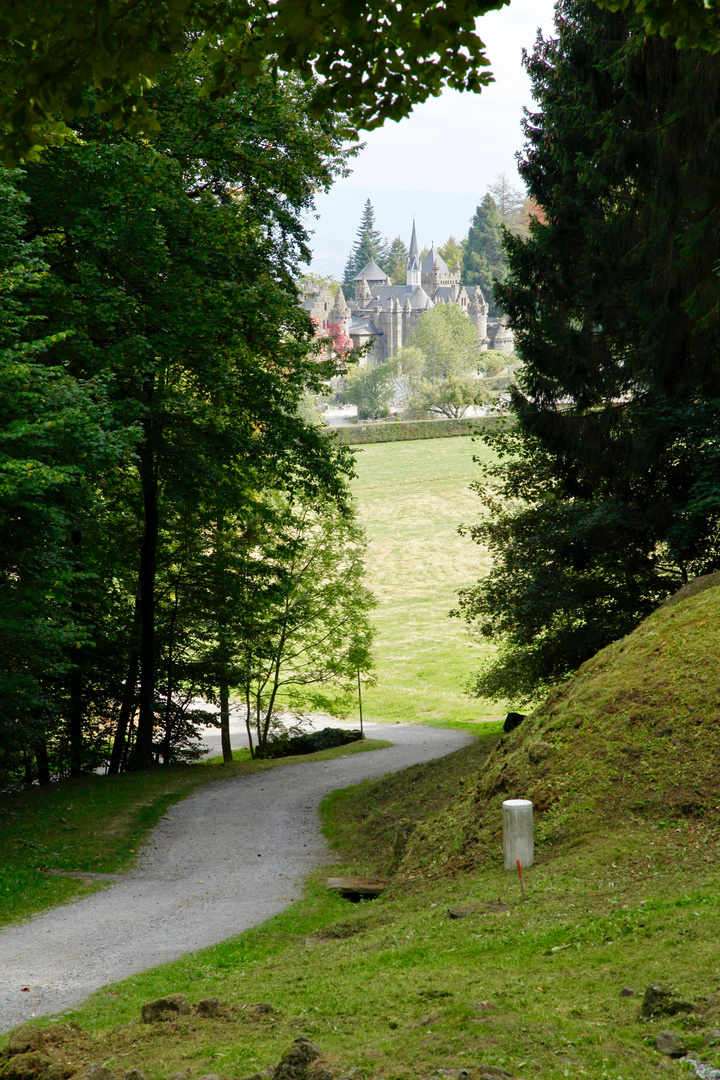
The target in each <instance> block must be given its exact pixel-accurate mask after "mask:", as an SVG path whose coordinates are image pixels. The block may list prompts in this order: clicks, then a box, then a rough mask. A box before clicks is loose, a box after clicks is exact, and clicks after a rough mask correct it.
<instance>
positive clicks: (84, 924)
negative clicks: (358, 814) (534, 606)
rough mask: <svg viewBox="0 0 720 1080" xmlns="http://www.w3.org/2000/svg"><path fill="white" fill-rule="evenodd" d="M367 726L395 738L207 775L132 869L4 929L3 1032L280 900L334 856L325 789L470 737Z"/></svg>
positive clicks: (231, 928)
mask: <svg viewBox="0 0 720 1080" xmlns="http://www.w3.org/2000/svg"><path fill="white" fill-rule="evenodd" d="M366 732H367V734H368V735H369V736H370V737H371V738H372V737H374V738H386V739H389V740H391V741H392V742H393V744H394V745H393V746H392V747H391V748H389V749H387V750H376V751H374V752H368V753H365V754H355V755H351V756H349V757H343V758H338V759H337V760H335V761H318V762H312V763H310V764H304V765H287V766H283V767H282V768H279V769H274V770H272V771H270V772H265V773H256V774H255V775H253V776H241V777H236V778H234V779H232V780H221V781H220V782H218V783H217V784H211V785H208V786H207V787H205V788H202V789H201V790H200V791H198V792H196V793H195V794H194V795H191V796H190V797H189V798H188V799H185V800H184V801H183V802H181V803H178V804H177V805H175V806H173V807H171V808H170V810H169V811H168V813H167V814H166V815H165V817H164V818H163V819H162V821H161V822H160V824H159V825H158V826H157V828H156V829H155V831H154V833H153V834H152V837H151V838H150V840H149V842H148V844H147V845H146V846H145V847H144V848H143V849H142V851H141V852H140V855H139V859H138V867H137V869H136V870H133V871H132V872H131V873H129V874H126V875H122V876H120V877H119V878H118V880H117V881H116V882H115V883H114V884H112V885H111V886H110V888H108V889H107V890H106V891H104V892H100V893H96V894H95V895H93V896H89V897H87V898H85V899H82V900H78V901H76V902H74V903H71V904H67V905H65V906H64V907H60V908H54V909H53V910H51V911H48V912H46V913H45V914H44V915H38V916H36V917H35V918H32V919H29V920H28V921H27V922H25V923H22V924H19V925H13V926H10V927H7V928H6V929H5V930H2V931H0V972H1V973H2V977H1V978H0V1032H1V1031H6V1030H7V1029H8V1028H11V1027H13V1026H14V1025H15V1024H18V1023H21V1022H22V1021H23V1020H27V1019H30V1018H31V1017H32V1016H45V1015H47V1014H49V1013H55V1012H59V1011H61V1010H63V1009H67V1008H69V1007H71V1006H73V1005H77V1004H78V1003H79V1002H81V1001H82V1000H83V999H84V998H85V997H87V995H88V994H90V993H92V992H93V991H94V990H97V989H98V987H100V986H103V985H105V984H106V983H109V982H115V981H117V980H118V979H124V978H126V977H127V976H129V975H132V974H135V973H136V972H138V971H143V970H144V969H146V968H150V967H154V966H155V965H157V964H162V963H166V962H167V961H169V960H174V959H176V958H177V957H178V956H181V955H182V954H183V953H186V952H191V951H192V950H194V949H201V948H204V947H206V946H208V945H212V944H214V943H215V942H218V941H222V940H224V939H225V938H228V937H233V936H234V935H235V934H239V933H240V932H241V931H243V930H246V929H247V928H248V927H250V926H255V925H256V924H257V923H260V922H263V921H264V920H265V919H267V918H269V917H270V916H271V915H275V914H276V913H277V912H278V911H282V909H283V908H285V907H287V905H288V904H289V903H290V902H291V901H292V899H293V898H295V897H298V896H299V895H300V890H301V888H302V882H303V879H304V878H305V876H306V875H307V874H308V872H309V871H310V870H312V869H313V867H316V866H317V865H318V864H319V863H322V862H327V861H329V859H330V857H329V852H328V848H327V845H326V843H325V840H324V838H323V836H322V834H321V832H320V818H319V814H318V804H319V802H320V800H321V799H322V798H323V796H324V795H326V794H327V793H328V792H329V791H333V790H335V789H336V788H343V787H348V786H349V785H350V784H356V783H358V782H359V781H360V780H366V779H369V778H371V777H376V776H382V775H383V774H385V773H389V772H395V771H396V770H398V769H404V768H406V767H407V766H408V765H414V764H416V763H418V762H422V761H429V760H431V759H432V758H437V757H442V756H443V755H445V754H449V753H451V752H452V751H453V750H457V749H458V748H459V747H461V746H464V745H465V744H466V743H468V742H469V741H470V738H469V737H468V736H466V735H464V734H462V733H460V732H456V731H447V730H443V729H440V728H428V727H420V726H417V727H416V726H411V725H401V724H368V725H366ZM23 987H26V988H29V989H26V990H23V989H22V988H23Z"/></svg>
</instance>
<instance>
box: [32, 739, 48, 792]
mask: <svg viewBox="0 0 720 1080" xmlns="http://www.w3.org/2000/svg"><path fill="white" fill-rule="evenodd" d="M35 760H36V761H37V769H38V782H39V783H40V784H49V783H50V762H49V761H48V752H47V743H46V742H45V740H44V739H40V740H39V741H38V742H37V743H36V744H35Z"/></svg>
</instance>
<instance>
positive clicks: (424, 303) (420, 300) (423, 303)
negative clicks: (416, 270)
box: [410, 285, 435, 311]
mask: <svg viewBox="0 0 720 1080" xmlns="http://www.w3.org/2000/svg"><path fill="white" fill-rule="evenodd" d="M410 307H412V308H414V309H415V310H417V309H418V308H419V309H421V310H422V311H424V310H425V309H426V308H432V307H435V305H434V304H433V302H432V300H431V299H430V297H429V296H428V294H427V293H426V292H425V290H424V289H423V287H422V285H418V287H417V289H415V292H413V293H412V294H411V295H410Z"/></svg>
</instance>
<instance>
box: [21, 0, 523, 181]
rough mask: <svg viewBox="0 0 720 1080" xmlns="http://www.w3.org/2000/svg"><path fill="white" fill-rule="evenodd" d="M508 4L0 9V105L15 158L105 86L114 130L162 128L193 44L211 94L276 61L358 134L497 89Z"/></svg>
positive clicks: (133, 4) (319, 109) (177, 3)
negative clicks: (450, 92) (174, 75)
mask: <svg viewBox="0 0 720 1080" xmlns="http://www.w3.org/2000/svg"><path fill="white" fill-rule="evenodd" d="M506 2H507V0H482V2H480V3H478V2H477V0H457V2H455V3H452V4H441V5H438V4H435V3H432V2H430V0H424V2H423V3H419V4H396V3H392V2H391V0H365V2H361V3H352V4H351V3H341V4H334V5H328V4H324V3H320V2H319V0H312V2H311V3H307V2H306V0H231V2H230V3H224V2H220V0H105V2H103V3H100V2H96V3H87V2H85V0H66V2H64V3H63V4H62V5H57V4H55V5H54V4H48V3H47V0H27V2H25V3H23V4H17V3H13V2H11V0H7V2H5V3H3V4H2V5H0V41H1V42H2V45H1V46H0V60H1V67H2V79H1V81H0V102H1V103H2V124H1V125H0V134H1V136H2V151H3V155H4V160H5V161H6V162H11V161H16V160H18V159H20V158H25V157H26V156H27V155H28V154H29V153H32V152H33V149H36V148H39V147H42V146H45V145H48V144H49V143H52V142H53V141H55V140H56V139H57V138H58V137H59V136H61V135H62V133H63V132H64V131H65V130H66V129H65V127H64V124H66V123H69V122H72V120H73V119H74V117H76V116H78V115H80V114H82V113H83V112H84V110H85V109H86V102H85V100H84V97H83V94H84V91H85V90H86V89H87V88H88V87H95V88H97V90H98V91H99V92H100V93H101V95H102V101H101V104H100V108H101V109H102V110H103V111H104V112H106V114H107V115H108V117H109V118H110V119H111V120H112V122H113V123H114V124H115V125H117V126H123V127H127V128H128V129H129V130H131V131H136V132H143V133H145V134H148V133H150V132H152V131H153V130H155V129H156V127H157V116H156V106H155V101H154V95H153V90H152V88H153V85H154V83H155V82H156V80H157V77H158V74H159V73H160V72H161V71H162V70H164V69H165V68H167V67H168V65H169V64H170V63H171V62H172V60H173V58H174V57H175V56H178V55H179V54H182V53H185V52H186V51H187V49H188V46H190V48H191V50H192V53H193V55H194V56H195V57H196V58H199V59H202V61H203V63H204V65H205V66H206V70H207V74H206V76H205V78H204V92H205V93H207V94H209V95H211V96H217V95H227V94H231V93H232V92H233V90H234V89H235V88H236V87H237V85H238V84H239V83H242V82H245V83H247V82H253V81H254V80H255V79H257V78H258V76H259V75H260V74H261V73H262V72H263V71H264V70H265V68H266V65H267V62H268V61H269V62H270V64H271V66H273V67H274V68H278V69H280V70H281V71H284V72H288V73H289V72H296V73H298V74H299V75H300V76H301V78H302V79H303V80H305V81H309V80H311V79H315V80H316V81H315V82H314V92H313V95H312V100H311V102H310V104H309V108H310V109H311V112H312V114H313V116H315V117H318V116H321V115H322V114H323V113H324V112H326V111H328V110H334V111H336V112H338V113H347V114H348V116H350V117H351V122H352V124H353V126H354V127H356V128H365V129H370V128H373V127H377V126H379V125H380V124H382V123H383V122H384V121H385V120H387V119H392V120H399V119H401V118H402V117H403V116H407V115H408V114H409V112H410V111H411V109H412V107H413V105H415V104H417V103H419V102H421V101H425V100H426V99H427V98H428V97H430V96H431V95H433V94H438V93H440V91H441V89H442V87H443V86H450V87H452V88H454V89H456V90H470V91H475V92H477V91H479V90H480V89H481V87H483V86H485V85H487V84H488V82H490V81H491V78H492V76H491V75H490V73H489V71H487V70H486V68H487V65H488V60H487V58H486V56H485V46H484V45H483V42H482V41H481V39H480V37H479V36H478V34H477V33H476V30H475V20H476V18H477V17H478V15H481V14H483V12H485V11H489V10H494V9H497V8H500V7H502V6H503V4H504V3H506Z"/></svg>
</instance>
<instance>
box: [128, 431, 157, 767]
mask: <svg viewBox="0 0 720 1080" xmlns="http://www.w3.org/2000/svg"><path fill="white" fill-rule="evenodd" d="M140 480H141V482H142V491H143V508H144V511H145V532H144V535H143V541H142V547H141V549H140V572H139V574H138V584H139V591H140V693H139V706H140V715H139V717H138V725H137V734H136V737H135V746H134V748H133V755H132V767H133V768H135V769H149V768H151V767H152V766H153V764H154V759H153V731H154V728H155V576H156V573H157V545H158V531H159V513H158V482H157V475H156V470H155V455H154V453H153V448H152V445H151V442H150V438H146V440H145V442H144V444H143V445H142V447H141V449H140Z"/></svg>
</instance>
